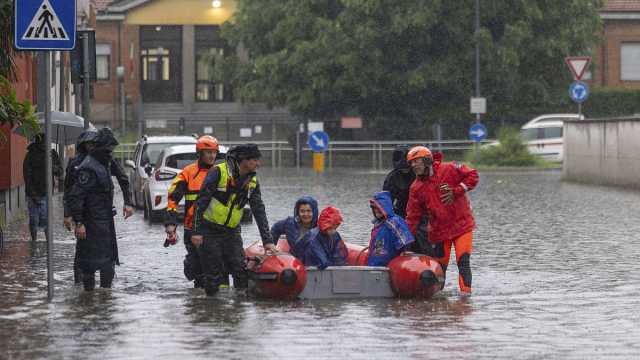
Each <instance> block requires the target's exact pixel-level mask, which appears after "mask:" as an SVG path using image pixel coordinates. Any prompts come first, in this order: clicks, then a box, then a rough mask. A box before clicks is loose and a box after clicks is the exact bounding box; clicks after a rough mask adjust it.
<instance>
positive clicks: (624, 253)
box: [0, 169, 640, 360]
mask: <svg viewBox="0 0 640 360" xmlns="http://www.w3.org/2000/svg"><path fill="white" fill-rule="evenodd" d="M383 178H384V175H383V174H372V173H366V172H362V173H353V172H349V173H347V172H345V171H342V172H340V171H338V172H334V173H333V174H331V175H324V176H314V175H311V174H309V173H296V171H295V170H286V171H282V172H280V173H275V172H272V171H270V170H268V169H265V170H264V171H262V172H261V174H260V181H261V184H262V185H261V186H262V191H263V197H264V199H265V202H266V204H267V211H268V215H269V219H270V222H271V223H273V222H274V221H275V220H278V219H281V218H283V217H285V216H287V215H289V214H290V213H291V211H292V206H293V203H294V201H295V200H296V198H297V197H299V196H300V195H303V194H307V193H308V194H313V195H315V196H316V197H317V198H318V200H319V202H320V204H321V206H326V205H329V204H331V205H334V206H338V207H340V208H341V209H342V210H343V213H344V217H345V224H344V225H343V226H342V227H341V228H340V229H339V230H340V232H341V233H342V235H343V237H344V238H345V239H346V240H348V241H352V242H355V243H360V244H364V243H366V242H367V237H368V232H369V230H370V225H371V223H370V218H371V214H370V209H369V206H368V203H367V200H368V197H369V196H371V195H372V194H373V193H374V192H375V191H376V190H377V189H378V188H379V187H380V184H381V183H382V179H383ZM117 197H118V201H120V202H121V196H120V195H119V194H117ZM471 199H472V204H473V207H474V214H475V217H476V220H477V223H478V229H477V231H476V232H475V239H474V253H473V256H472V258H471V260H472V261H471V263H472V267H473V281H474V282H473V288H474V293H473V295H472V296H471V297H469V298H463V297H460V296H459V293H458V289H457V280H456V277H457V269H456V266H455V264H454V263H453V262H452V263H451V264H450V266H449V272H448V277H447V283H446V286H445V289H444V291H443V292H441V293H440V294H439V295H437V296H436V297H435V298H434V299H431V300H429V301H415V300H395V299H392V300H389V299H386V300H367V301H364V300H340V301H293V302H278V301H264V300H255V299H248V298H246V297H244V296H243V295H240V294H236V293H234V292H233V291H232V290H229V291H227V292H223V293H220V294H219V295H218V296H217V297H216V298H207V297H205V295H204V293H203V291H201V290H194V289H192V288H191V286H190V283H189V282H187V281H186V280H185V279H184V278H183V275H182V258H183V256H184V247H182V246H174V247H170V248H164V247H163V246H162V244H163V241H164V237H163V229H162V227H161V226H159V225H154V226H149V225H147V224H146V223H145V222H144V221H143V218H142V213H141V212H138V213H136V215H134V217H133V218H130V219H129V220H127V221H124V220H123V219H122V216H121V215H119V216H118V218H117V222H116V227H117V230H118V238H119V246H120V256H121V260H122V266H120V267H119V268H117V270H116V271H117V278H116V280H115V282H114V288H113V289H112V290H96V291H94V292H93V293H84V292H83V291H82V290H81V288H80V287H78V286H74V285H73V276H72V271H71V268H72V262H73V252H74V239H73V238H72V236H71V234H70V233H68V232H66V231H64V230H63V229H62V225H60V226H56V227H55V237H56V243H55V252H54V257H55V259H54V264H55V265H54V266H55V290H56V294H55V298H54V300H53V302H51V303H48V302H47V298H46V294H47V288H46V285H47V284H46V243H45V241H44V239H43V238H44V236H43V235H42V234H41V238H42V239H41V240H40V241H38V242H36V243H33V244H32V243H31V242H30V241H29V240H28V231H27V227H26V225H24V224H22V225H16V226H13V227H12V228H10V229H8V231H6V232H8V234H7V237H8V239H7V240H6V241H5V242H6V243H5V250H4V253H3V254H2V257H1V258H0V358H1V359H25V358H26V359H32V358H48V359H87V358H99V359H114V358H118V359H174V358H181V359H182V358H207V359H252V358H258V359H263V358H264V359H269V358H303V359H316V358H317V359H326V358H334V359H344V358H349V359H456V360H460V359H498V358H500V359H514V358H519V359H531V358H535V359H539V358H543V359H551V358H553V359H588V358H593V359H596V358H597V359H609V358H620V359H628V358H635V359H637V358H640V342H639V341H638V339H640V325H638V323H640V315H638V314H639V312H638V308H640V271H639V270H640V265H639V261H638V259H640V235H638V234H640V221H638V214H640V192H637V191H629V190H624V189H615V188H606V187H598V186H589V185H581V184H572V183H563V182H561V181H560V172H558V171H546V172H522V173H481V182H480V185H479V186H478V188H477V189H476V191H475V192H473V193H472V195H471ZM58 205H59V204H58ZM60 213H61V211H58V212H56V217H57V219H56V221H57V223H58V224H61V222H62V220H61V214H60ZM243 236H244V240H245V244H249V243H251V242H252V241H254V240H255V239H257V236H258V235H257V229H256V227H255V225H248V226H245V227H244V228H243ZM452 258H453V257H452Z"/></svg>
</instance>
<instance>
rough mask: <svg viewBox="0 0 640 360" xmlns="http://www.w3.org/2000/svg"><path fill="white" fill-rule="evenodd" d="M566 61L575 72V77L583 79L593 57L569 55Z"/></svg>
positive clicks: (575, 78)
mask: <svg viewBox="0 0 640 360" xmlns="http://www.w3.org/2000/svg"><path fill="white" fill-rule="evenodd" d="M564 61H565V62H566V63H567V65H568V66H569V69H570V70H571V73H572V74H573V79H574V80H582V77H583V76H584V74H586V72H587V69H589V64H590V63H591V57H589V56H569V57H566V58H565V59H564Z"/></svg>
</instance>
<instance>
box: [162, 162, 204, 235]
mask: <svg viewBox="0 0 640 360" xmlns="http://www.w3.org/2000/svg"><path fill="white" fill-rule="evenodd" d="M208 171H209V169H207V168H201V167H200V166H199V164H198V161H196V162H195V163H193V164H191V165H187V166H186V167H185V168H184V169H183V170H182V172H181V173H180V174H178V176H176V178H175V179H174V180H173V182H172V183H171V186H169V196H168V202H167V211H168V212H173V213H175V214H176V215H175V216H176V217H177V212H178V203H177V202H176V201H174V200H173V192H174V191H175V190H176V187H177V186H178V184H180V183H181V182H184V183H185V184H186V185H187V189H186V193H185V194H184V200H185V203H184V227H185V229H191V226H192V220H193V214H194V208H195V203H196V200H198V193H199V192H200V188H201V187H202V183H204V179H205V178H206V177H207V172H208Z"/></svg>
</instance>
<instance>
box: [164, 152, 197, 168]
mask: <svg viewBox="0 0 640 360" xmlns="http://www.w3.org/2000/svg"><path fill="white" fill-rule="evenodd" d="M197 159H198V154H197V153H185V154H174V155H171V156H169V157H168V158H167V161H166V162H165V166H167V167H170V168H174V169H184V167H185V166H187V165H189V164H193V162H194V161H196V160H197Z"/></svg>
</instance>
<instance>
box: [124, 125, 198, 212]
mask: <svg viewBox="0 0 640 360" xmlns="http://www.w3.org/2000/svg"><path fill="white" fill-rule="evenodd" d="M195 143H196V139H195V138H194V137H193V136H146V135H145V136H143V137H142V138H140V140H138V142H137V143H136V148H135V151H134V153H133V159H132V160H127V161H125V166H126V167H128V168H129V169H130V170H129V184H131V185H130V186H131V192H132V195H133V203H134V205H135V206H136V207H137V208H144V203H145V198H144V197H143V194H142V193H143V189H144V184H145V182H146V180H147V178H148V177H149V174H151V173H152V172H153V171H154V168H153V166H154V165H155V164H156V163H157V162H158V156H159V155H160V152H161V151H162V150H164V149H166V148H168V147H170V146H173V145H187V144H189V145H191V144H193V145H194V146H195Z"/></svg>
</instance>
